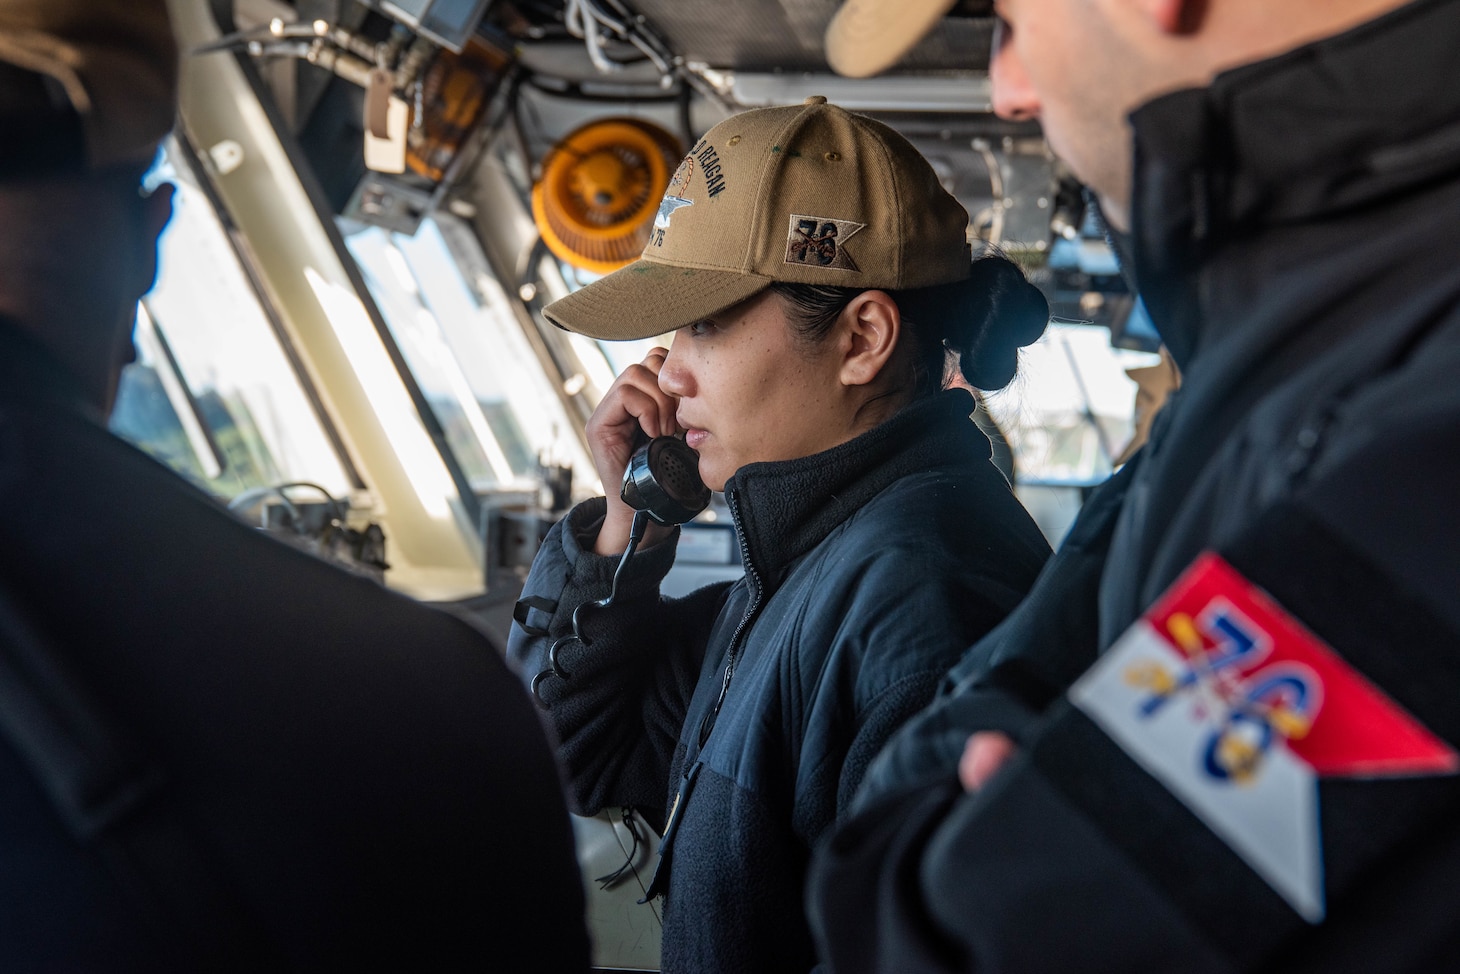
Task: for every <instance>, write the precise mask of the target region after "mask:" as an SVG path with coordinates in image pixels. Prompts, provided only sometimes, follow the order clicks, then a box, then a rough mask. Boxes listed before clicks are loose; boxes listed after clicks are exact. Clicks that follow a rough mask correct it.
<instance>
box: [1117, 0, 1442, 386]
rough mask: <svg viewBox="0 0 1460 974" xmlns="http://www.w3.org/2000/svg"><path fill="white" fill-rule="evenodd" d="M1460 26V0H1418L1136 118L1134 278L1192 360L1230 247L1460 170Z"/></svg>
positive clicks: (1174, 346)
mask: <svg viewBox="0 0 1460 974" xmlns="http://www.w3.org/2000/svg"><path fill="white" fill-rule="evenodd" d="M1456 36H1460V5H1457V4H1455V3H1453V2H1452V0H1416V2H1414V3H1411V4H1410V5H1408V6H1406V7H1401V8H1400V9H1398V10H1395V11H1393V12H1391V13H1389V14H1386V15H1384V16H1382V17H1379V18H1377V19H1375V20H1373V21H1370V22H1369V23H1367V24H1364V25H1361V26H1359V27H1357V28H1355V29H1353V30H1350V31H1348V32H1346V33H1343V34H1339V35H1336V36H1334V37H1329V38H1326V39H1324V40H1320V41H1318V42H1316V43H1313V44H1310V45H1307V46H1304V47H1301V48H1298V49H1296V50H1293V51H1290V52H1288V53H1286V54H1283V55H1280V56H1278V57H1276V58H1272V59H1269V60H1266V61H1262V62H1259V63H1256V64H1251V65H1247V66H1244V67H1241V68H1238V69H1235V70H1233V71H1229V72H1227V73H1225V74H1223V75H1221V76H1220V77H1218V78H1217V79H1216V80H1215V81H1214V82H1213V83H1212V85H1210V86H1209V87H1207V88H1199V89H1190V90H1186V91H1179V92H1176V93H1173V94H1171V95H1166V96H1163V97H1161V98H1158V99H1156V100H1154V101H1152V102H1150V103H1149V104H1147V105H1145V106H1143V107H1142V108H1140V109H1138V110H1137V111H1136V112H1135V113H1134V114H1133V115H1132V117H1131V122H1132V125H1133V127H1134V130H1135V179H1134V184H1133V185H1134V192H1133V194H1132V227H1133V233H1132V241H1131V248H1132V252H1133V253H1132V256H1133V259H1134V261H1135V263H1136V275H1135V276H1136V277H1137V279H1138V280H1139V281H1140V285H1141V289H1142V294H1143V296H1144V297H1145V299H1146V302H1147V304H1148V305H1149V306H1150V307H1151V310H1152V314H1153V318H1154V319H1155V321H1156V323H1157V325H1158V327H1159V328H1160V331H1161V337H1162V338H1163V340H1165V342H1166V344H1167V346H1168V347H1169V348H1170V349H1171V352H1172V354H1173V355H1174V356H1175V358H1176V360H1177V363H1178V364H1179V365H1180V366H1181V367H1182V368H1183V369H1187V368H1190V365H1191V359H1192V357H1193V356H1194V354H1196V353H1197V351H1198V349H1199V347H1200V346H1201V345H1202V344H1203V340H1204V339H1205V338H1207V337H1208V336H1205V335H1204V334H1203V328H1204V324H1205V323H1204V322H1203V320H1202V315H1201V308H1200V305H1199V303H1198V301H1199V298H1200V294H1199V289H1198V288H1197V287H1196V286H1195V280H1194V279H1195V276H1196V274H1197V272H1198V271H1199V270H1200V268H1201V267H1202V265H1203V264H1204V263H1205V262H1206V261H1207V260H1209V259H1211V258H1212V257H1213V256H1214V255H1215V254H1217V253H1218V252H1219V251H1220V250H1221V249H1222V248H1223V247H1224V246H1225V245H1227V244H1229V243H1231V242H1232V241H1234V240H1239V239H1242V238H1243V237H1246V236H1249V235H1251V234H1253V233H1256V232H1260V231H1261V230H1264V229H1268V228H1273V227H1278V226H1282V225H1284V224H1290V223H1298V222H1311V221H1314V220H1317V219H1320V218H1323V217H1326V216H1331V215H1334V214H1337V213H1339V212H1342V211H1345V210H1352V209H1355V208H1358V207H1362V206H1365V205H1367V204H1370V203H1373V202H1376V201H1378V200H1382V199H1384V198H1385V197H1386V196H1389V195H1391V194H1394V193H1397V192H1402V191H1404V190H1405V189H1408V188H1411V187H1414V186H1418V185H1421V184H1423V183H1424V182H1427V181H1429V180H1432V179H1434V178H1436V177H1437V176H1439V175H1441V174H1444V175H1450V174H1453V172H1454V171H1455V167H1456V165H1457V162H1460V62H1457V61H1456V59H1455V46H1454V38H1455V37H1456Z"/></svg>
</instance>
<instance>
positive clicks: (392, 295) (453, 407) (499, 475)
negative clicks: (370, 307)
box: [345, 214, 592, 491]
mask: <svg viewBox="0 0 1460 974" xmlns="http://www.w3.org/2000/svg"><path fill="white" fill-rule="evenodd" d="M453 220H454V218H453V217H451V216H449V215H447V214H438V215H437V216H435V217H433V218H429V219H427V220H426V221H424V222H423V223H422V224H421V227H420V229H419V230H418V231H417V232H416V234H415V235H414V236H406V235H405V234H401V233H394V232H391V231H388V230H384V229H381V228H379V227H361V226H358V225H348V226H346V227H345V230H346V238H345V240H346V244H347V245H348V247H349V249H350V252H351V253H352V254H353V255H354V257H355V260H356V262H357V263H358V264H359V266H360V271H361V274H362V275H363V276H364V278H365V283H366V286H367V287H368V288H369V290H370V293H371V295H372V296H373V297H374V299H375V303H376V305H377V306H378V307H379V308H380V312H381V315H382V316H383V317H384V318H385V321H386V324H387V325H388V326H389V328H390V331H391V334H392V336H394V338H395V340H396V343H397V345H398V346H399V348H400V350H401V354H402V356H403V357H404V358H405V361H406V365H407V366H408V367H409V368H410V370H411V374H412V375H413V376H414V378H415V380H416V382H417V384H418V385H419V386H420V388H421V391H422V393H423V394H424V395H425V397H426V399H427V401H428V403H429V404H430V407H431V410H432V411H433V413H434V414H435V416H436V419H437V420H438V422H440V424H441V427H442V429H443V431H444V432H445V434H446V439H447V442H448V444H449V445H450V447H451V449H452V451H453V452H454V453H455V454H456V457H457V459H458V461H459V462H460V464H461V466H462V469H463V470H464V471H465V473H466V475H467V478H468V479H469V480H470V482H471V485H472V487H473V489H475V490H477V491H488V490H494V489H502V488H504V487H511V488H521V487H535V486H536V484H537V480H538V476H539V473H538V468H539V463H540V462H542V461H547V462H551V463H557V464H567V465H570V466H573V467H574V468H575V469H576V470H577V472H578V475H579V477H580V478H582V477H584V476H587V477H590V478H591V477H592V465H591V463H590V462H589V460H588V458H587V455H586V453H585V452H584V451H583V450H582V448H581V446H580V445H579V444H578V442H577V439H576V437H575V435H574V434H573V432H572V430H573V426H572V424H571V423H570V421H569V419H568V416H567V414H566V412H565V411H564V410H563V408H562V404H561V400H560V399H559V398H558V394H557V391H556V390H555V389H554V388H553V387H552V384H551V380H550V379H549V377H548V376H547V374H546V372H545V370H544V369H543V367H542V365H541V363H540V362H539V361H538V360H537V358H536V356H535V355H534V353H533V352H532V349H531V348H530V346H529V345H528V344H527V341H526V339H525V337H524V336H523V334H522V331H521V328H520V327H519V326H518V324H517V322H516V319H515V317H513V315H512V313H511V311H510V309H508V308H507V307H506V301H507V298H506V295H505V292H502V291H501V288H500V286H499V285H497V283H496V282H495V280H493V279H491V278H490V277H489V276H488V277H487V278H486V279H484V280H478V281H477V284H478V287H477V288H473V287H472V285H471V284H469V283H468V280H467V278H466V276H465V275H466V274H467V273H471V270H472V269H471V268H467V267H463V265H462V255H461V254H459V253H457V252H455V251H453V249H452V248H451V247H450V246H448V244H447V241H446V239H445V237H444V236H443V226H445V228H446V229H447V230H460V232H459V233H457V234H456V237H457V238H458V239H460V240H463V241H466V240H468V239H469V236H470V235H469V233H467V232H466V231H465V229H464V228H461V227H458V226H456V225H454V223H453ZM476 273H477V275H478V277H480V276H481V275H487V274H488V272H487V271H486V269H485V261H484V260H483V261H482V262H481V266H480V267H478V268H476ZM494 298H495V300H493V299H494ZM580 482H583V481H582V480H581V479H580Z"/></svg>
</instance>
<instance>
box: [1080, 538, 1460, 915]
mask: <svg viewBox="0 0 1460 974" xmlns="http://www.w3.org/2000/svg"><path fill="white" fill-rule="evenodd" d="M1070 699H1071V701H1072V702H1073V703H1074V704H1075V706H1077V707H1079V708H1080V709H1081V710H1082V711H1084V712H1085V713H1086V714H1087V715H1088V716H1089V717H1090V718H1091V719H1092V720H1094V721H1095V722H1096V723H1097V724H1099V725H1100V727H1101V729H1102V730H1104V731H1105V732H1106V733H1107V734H1109V735H1110V737H1111V738H1112V739H1113V740H1114V741H1115V742H1116V743H1117V744H1119V745H1120V747H1121V748H1122V749H1123V750H1125V751H1126V753H1128V754H1129V755H1130V756H1131V757H1132V758H1134V759H1135V760H1136V761H1137V762H1138V763H1140V764H1141V765H1142V767H1144V768H1145V769H1146V771H1148V772H1149V773H1150V774H1152V775H1153V776H1154V777H1156V778H1157V779H1158V780H1159V781H1160V782H1161V783H1162V785H1164V786H1165V787H1166V788H1167V789H1169V790H1170V791H1171V792H1172V793H1173V794H1174V795H1176V797H1177V798H1179V799H1180V800H1181V801H1182V803H1183V804H1185V805H1186V806H1187V807H1188V808H1189V809H1191V811H1192V812H1194V813H1195V814H1196V815H1197V816H1198V817H1199V818H1200V819H1201V820H1202V821H1203V822H1205V823H1206V824H1207V826H1208V827H1209V828H1211V829H1212V831H1213V832H1215V833H1216V834H1217V835H1218V836H1220V837H1221V838H1222V840H1223V841H1224V842H1226V843H1227V844H1228V845H1229V846H1230V847H1231V848H1232V850H1233V851H1234V852H1236V853H1237V854H1238V855H1239V856H1241V857H1242V859H1243V860H1244V861H1245V862H1246V863H1247V864H1248V865H1249V866H1251V867H1252V869H1253V870H1254V871H1255V872H1257V874H1258V875H1260V876H1261V877H1262V878H1263V879H1264V880H1265V881H1266V882H1267V883H1268V884H1269V885H1270V886H1272V888H1273V889H1274V890H1276V891H1277V893H1278V894H1279V895H1281V896H1282V897H1283V898H1284V899H1285V900H1286V901H1287V902H1288V903H1289V904H1290V905H1291V906H1292V907H1293V909H1294V910H1296V911H1297V912H1298V914H1299V915H1301V916H1302V917H1303V918H1304V919H1306V920H1308V921H1309V922H1310V923H1317V922H1318V921H1320V920H1322V919H1323V915H1324V898H1323V861H1322V847H1321V839H1320V833H1319V818H1318V779H1319V778H1320V777H1346V778H1381V777H1404V776H1424V775H1443V774H1454V773H1456V771H1457V770H1460V755H1457V754H1456V752H1455V749H1454V748H1452V747H1451V746H1450V745H1449V744H1447V743H1446V742H1445V741H1443V740H1441V739H1440V738H1439V737H1437V736H1436V735H1435V734H1433V733H1432V732H1431V731H1429V730H1428V729H1427V728H1426V727H1425V726H1424V725H1423V724H1421V723H1420V722H1419V721H1418V720H1416V719H1415V718H1414V717H1413V716H1412V715H1411V714H1409V713H1408V712H1407V711H1406V710H1405V709H1404V708H1403V707H1401V706H1400V705H1399V704H1398V703H1396V702H1395V701H1394V700H1392V699H1391V698H1390V697H1389V696H1388V695H1386V694H1385V693H1384V691H1382V690H1380V689H1379V688H1378V687H1377V686H1375V685H1374V684H1373V683H1372V682H1370V681H1369V680H1368V679H1367V678H1365V677H1364V676H1363V675H1362V674H1360V673H1359V672H1358V671H1357V670H1355V669H1354V668H1353V667H1351V666H1349V665H1348V664H1347V663H1346V662H1344V660H1343V659H1342V658H1341V657H1340V656H1339V655H1338V654H1337V653H1335V652H1334V651H1333V650H1332V649H1331V648H1329V647H1328V646H1327V645H1326V644H1325V643H1324V642H1323V641H1322V640H1321V639H1320V638H1319V637H1318V636H1316V635H1315V634H1314V633H1312V632H1310V631H1309V630H1308V629H1307V628H1306V627H1305V626H1304V625H1303V624H1302V623H1301V622H1299V621H1298V620H1297V619H1295V618H1294V617H1293V616H1292V615H1291V614H1289V613H1288V612H1287V611H1286V610H1285V609H1284V608H1283V607H1282V606H1281V605H1279V604H1278V603H1277V602H1276V601H1275V600H1273V599H1272V597H1271V596H1269V595H1268V594H1267V593H1265V592H1264V591H1262V590H1261V589H1259V588H1258V587H1257V586H1255V585H1253V584H1252V583H1251V582H1249V581H1247V579H1245V578H1243V577H1242V575H1241V574H1239V573H1238V572H1237V571H1236V570H1235V569H1234V568H1233V567H1232V566H1231V565H1229V564H1228V563H1227V562H1225V561H1224V560H1223V559H1221V558H1220V557H1218V556H1217V555H1214V554H1207V555H1203V556H1202V557H1201V558H1199V559H1198V560H1197V561H1196V562H1195V563H1194V564H1193V565H1192V566H1191V568H1189V569H1188V570H1187V571H1186V573H1185V574H1184V575H1183V576H1182V577H1181V578H1180V579H1179V580H1178V581H1177V582H1176V584H1174V585H1173V586H1172V587H1171V589H1170V590H1169V591H1168V592H1167V593H1166V594H1165V595H1164V596H1163V597H1162V598H1161V599H1160V601H1159V602H1157V603H1156V605H1154V606H1152V608H1151V609H1150V610H1149V611H1148V612H1147V613H1146V614H1145V616H1144V617H1142V618H1141V619H1140V620H1139V621H1138V622H1136V624H1135V625H1133V626H1132V627H1131V628H1130V629H1129V630H1128V631H1127V632H1126V633H1125V635H1123V636H1122V637H1121V638H1120V639H1119V640H1118V641H1117V642H1116V643H1115V645H1114V646H1112V647H1111V648H1110V650H1109V651H1108V652H1107V653H1106V654H1105V655H1104V656H1103V657H1102V658H1101V659H1100V661H1099V662H1098V663H1097V664H1096V665H1095V666H1094V667H1092V668H1091V669H1090V671H1089V672H1088V673H1086V674H1085V676H1084V677H1082V678H1081V679H1080V680H1079V682H1077V683H1076V684H1075V685H1074V686H1073V687H1072V688H1071V689H1070Z"/></svg>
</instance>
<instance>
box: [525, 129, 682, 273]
mask: <svg viewBox="0 0 1460 974" xmlns="http://www.w3.org/2000/svg"><path fill="white" fill-rule="evenodd" d="M683 153H684V149H683V147H682V146H680V144H679V141H678V140H677V139H676V138H675V137H674V136H673V135H671V134H669V133H668V132H666V131H665V130H664V129H662V128H660V127H659V126H657V125H654V124H652V123H650V122H645V121H643V120H641V119H635V118H610V119H602V120H599V121H594V122H589V123H588V124H587V125H584V126H582V127H581V128H578V129H575V130H574V131H573V132H572V133H570V134H569V135H568V136H567V137H566V138H565V139H563V140H562V141H561V142H559V143H558V144H557V145H556V146H554V147H553V149H552V151H551V152H549V153H548V154H547V158H546V159H545V160H544V161H543V167H542V179H541V180H539V181H538V184H537V185H536V186H534V187H533V188H532V218H533V220H534V221H535V222H536V223H537V229H538V232H539V233H541V234H542V239H543V242H544V243H545V244H547V246H548V249H549V250H551V251H552V252H553V253H554V254H555V255H556V256H557V257H558V258H559V259H560V260H563V261H565V262H567V263H569V264H572V265H573V266H574V267H579V268H582V269H583V270H586V271H592V272H593V273H595V274H607V273H609V272H610V271H615V270H618V269H619V268H620V267H623V266H624V265H626V264H628V263H631V262H632V261H633V260H635V259H636V258H637V257H638V256H639V254H640V252H642V251H643V249H644V245H645V244H647V243H648V242H649V231H650V229H651V228H652V227H653V226H654V216H655V214H657V213H658V212H659V201H660V199H661V198H662V197H663V196H664V190H665V188H666V187H667V186H668V185H669V174H670V173H671V172H672V171H673V169H674V167H675V165H677V164H678V162H679V158H680V156H681V155H683Z"/></svg>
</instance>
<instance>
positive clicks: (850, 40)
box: [826, 0, 957, 78]
mask: <svg viewBox="0 0 1460 974" xmlns="http://www.w3.org/2000/svg"><path fill="white" fill-rule="evenodd" d="M956 2H957V0H846V2H845V3H843V4H842V5H841V9H839V10H838V11H837V12H836V16H835V17H833V18H832V19H831V23H830V24H829V25H828V26H827V28H826V60H827V63H828V64H830V65H831V68H832V70H833V71H835V72H836V73H837V74H841V75H846V76H847V77H848V78H869V77H871V76H872V75H874V74H880V73H881V72H883V71H886V70H887V69H888V68H890V67H892V66H893V65H894V64H896V63H897V62H898V61H901V60H902V58H903V56H904V55H905V54H907V52H908V51H910V50H912V49H913V45H915V44H916V43H917V42H918V41H920V40H922V39H923V38H924V37H925V36H927V34H928V32H929V31H931V30H932V29H933V28H934V27H935V26H937V23H938V21H939V20H941V19H942V18H943V15H944V14H946V13H947V12H948V11H950V10H952V9H953V5H954V4H955V3H956Z"/></svg>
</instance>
